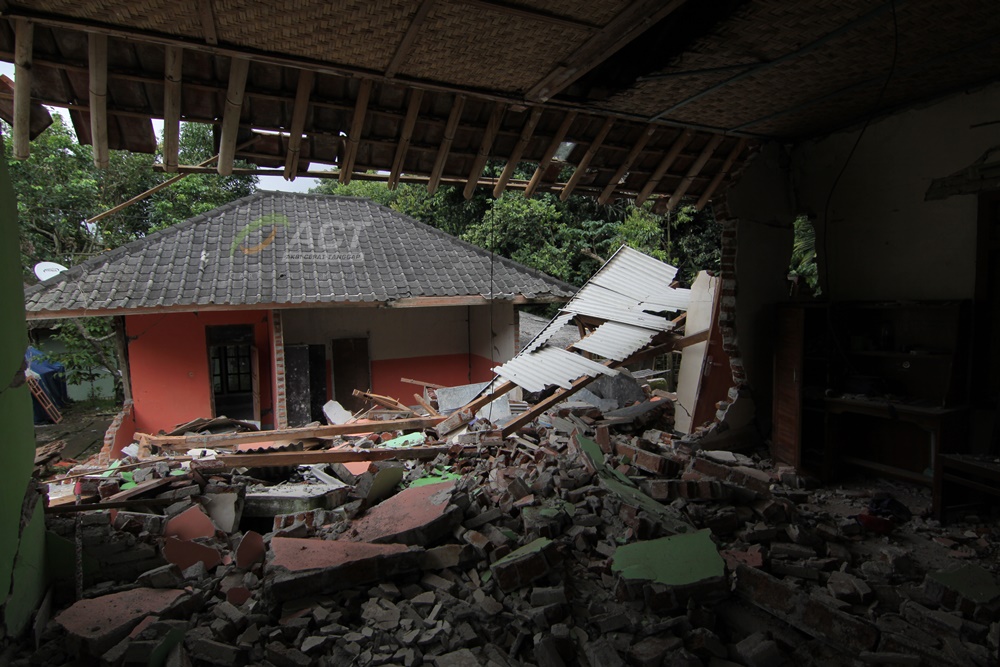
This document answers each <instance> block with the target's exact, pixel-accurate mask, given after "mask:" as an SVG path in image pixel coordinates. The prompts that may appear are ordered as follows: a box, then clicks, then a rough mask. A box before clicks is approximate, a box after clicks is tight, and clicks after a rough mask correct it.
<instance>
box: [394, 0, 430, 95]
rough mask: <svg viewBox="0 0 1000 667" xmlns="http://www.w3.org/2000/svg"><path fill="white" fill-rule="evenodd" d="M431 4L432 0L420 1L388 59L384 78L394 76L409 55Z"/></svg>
mask: <svg viewBox="0 0 1000 667" xmlns="http://www.w3.org/2000/svg"><path fill="white" fill-rule="evenodd" d="M433 5H434V0H424V1H423V2H422V3H420V7H418V8H417V13H416V14H414V15H413V20H412V21H410V27H409V28H407V30H406V34H405V35H403V39H402V40H401V41H400V42H399V46H397V47H396V53H395V54H394V55H393V56H392V60H391V61H389V66H388V67H386V68H385V76H386V78H389V79H391V78H392V77H394V76H396V72H398V71H399V68H400V66H402V64H403V61H404V60H405V59H406V57H407V56H408V55H410V50H411V49H412V48H413V42H414V41H415V40H416V38H417V33H419V32H420V27H421V26H422V25H423V24H424V21H425V20H426V19H427V14H428V13H430V10H431V7H432V6H433Z"/></svg>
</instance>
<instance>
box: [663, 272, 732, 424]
mask: <svg viewBox="0 0 1000 667" xmlns="http://www.w3.org/2000/svg"><path fill="white" fill-rule="evenodd" d="M720 283H721V281H720V280H719V278H716V277H713V276H710V275H709V274H708V273H707V272H705V271H701V272H699V273H698V276H697V277H696V278H695V280H694V284H692V285H691V302H690V305H689V306H688V310H687V318H686V320H685V324H684V333H685V335H691V334H695V333H698V332H700V331H705V330H706V329H709V330H710V328H711V326H712V320H713V319H714V317H713V313H714V312H715V307H716V298H715V297H716V294H717V292H718V291H719V284H720ZM720 352H721V350H720ZM707 360H708V341H705V342H703V343H696V344H694V345H690V346H688V347H686V348H684V349H683V350H682V351H681V364H680V369H679V371H678V373H677V404H676V409H675V411H674V428H675V429H676V430H678V431H680V432H681V433H691V432H692V431H694V429H695V428H696V427H698V426H701V425H702V424H701V423H700V422H697V421H695V412H696V411H697V406H698V396H699V395H700V393H701V390H702V385H703V384H704V377H705V374H706V368H705V364H706V362H707ZM727 389H728V387H727ZM710 419H711V418H710Z"/></svg>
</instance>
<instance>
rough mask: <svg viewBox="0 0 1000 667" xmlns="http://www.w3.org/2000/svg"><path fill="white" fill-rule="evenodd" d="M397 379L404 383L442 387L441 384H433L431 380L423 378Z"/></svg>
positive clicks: (432, 387) (435, 387) (434, 387)
mask: <svg viewBox="0 0 1000 667" xmlns="http://www.w3.org/2000/svg"><path fill="white" fill-rule="evenodd" d="M399 381H400V382H405V383H406V384H415V385H417V386H418V387H430V388H431V389H441V388H442V387H444V385H443V384H434V383H433V382H424V381H423V380H411V379H410V378H399Z"/></svg>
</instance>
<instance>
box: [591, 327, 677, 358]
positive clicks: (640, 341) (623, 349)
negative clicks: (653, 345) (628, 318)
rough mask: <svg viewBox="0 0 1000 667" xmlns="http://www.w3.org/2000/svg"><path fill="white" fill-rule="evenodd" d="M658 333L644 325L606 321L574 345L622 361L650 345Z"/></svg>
mask: <svg viewBox="0 0 1000 667" xmlns="http://www.w3.org/2000/svg"><path fill="white" fill-rule="evenodd" d="M656 334H657V332H656V331H653V330H651V329H645V328H643V327H634V326H631V325H628V324H621V323H619V322H605V323H604V324H602V325H601V326H599V327H597V328H596V329H595V330H594V331H593V332H592V333H591V334H590V335H588V336H587V337H586V338H584V339H583V340H580V341H579V342H577V343H574V344H573V347H574V349H577V350H583V351H584V352H590V353H592V354H596V355H598V356H601V357H603V358H605V359H614V360H615V361H622V360H624V359H625V358H627V357H629V356H630V355H632V354H633V353H635V352H637V351H638V350H640V349H642V348H643V347H645V346H646V345H648V344H649V341H651V340H653V337H654V336H655V335H656Z"/></svg>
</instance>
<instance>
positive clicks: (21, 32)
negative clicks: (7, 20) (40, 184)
mask: <svg viewBox="0 0 1000 667" xmlns="http://www.w3.org/2000/svg"><path fill="white" fill-rule="evenodd" d="M34 38H35V26H34V24H33V23H29V22H28V21H27V20H25V19H14V157H15V158H16V159H18V160H27V159H28V157H29V156H30V155H31V54H32V51H33V49H34Z"/></svg>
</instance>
